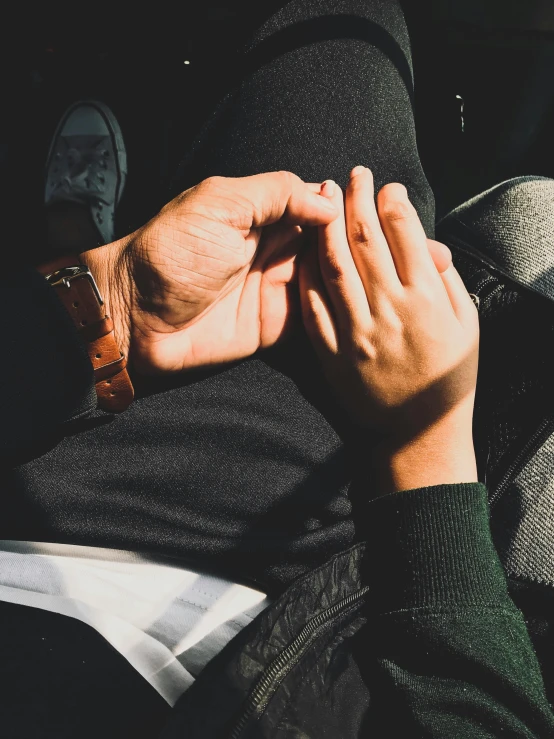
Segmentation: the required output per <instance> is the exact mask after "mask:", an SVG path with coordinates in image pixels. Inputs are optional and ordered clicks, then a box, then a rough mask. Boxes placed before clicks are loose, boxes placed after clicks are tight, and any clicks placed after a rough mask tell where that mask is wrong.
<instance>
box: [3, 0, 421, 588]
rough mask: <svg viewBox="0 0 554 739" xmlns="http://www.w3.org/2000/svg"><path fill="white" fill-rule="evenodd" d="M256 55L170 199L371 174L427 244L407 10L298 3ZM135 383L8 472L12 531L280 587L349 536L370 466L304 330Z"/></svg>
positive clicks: (14, 535)
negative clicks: (212, 181)
mask: <svg viewBox="0 0 554 739" xmlns="http://www.w3.org/2000/svg"><path fill="white" fill-rule="evenodd" d="M245 34H246V32H245ZM247 48H248V49H250V52H249V53H248V54H247V55H246V56H245V57H244V63H243V71H242V73H241V75H239V78H240V81H239V82H237V83H236V84H235V85H234V86H232V89H231V90H230V91H229V92H228V93H227V94H226V96H225V98H224V100H223V101H222V102H221V103H220V105H219V106H218V108H217V109H216V110H215V111H214V113H213V115H212V116H211V118H210V119H209V120H208V121H207V122H206V125H205V126H204V128H203V130H202V131H201V133H200V136H199V139H198V141H197V142H196V143H195V145H194V147H193V149H192V151H191V154H190V156H189V157H187V159H186V161H185V162H184V163H183V166H182V168H181V170H180V172H179V177H178V178H177V180H176V183H175V188H176V190H182V189H184V188H186V187H189V186H191V185H194V184H197V183H198V182H199V181H200V180H202V179H203V178H205V177H208V176H210V175H227V176H240V175H250V174H255V173H258V172H263V171H271V170H278V169H289V170H292V171H293V172H295V173H296V174H298V175H299V176H300V177H302V178H304V179H305V180H308V181H321V180H323V179H325V178H329V177H332V178H334V179H335V180H337V182H338V183H339V184H340V185H341V186H342V187H343V188H344V187H345V185H346V178H347V175H348V172H349V170H350V169H351V168H352V167H353V166H355V165H356V164H366V165H368V166H369V167H370V168H371V169H372V170H373V172H374V176H375V180H376V183H377V188H379V187H380V186H382V185H384V184H385V183H387V182H390V181H395V180H397V181H400V182H403V183H404V184H405V185H406V186H407V188H408V190H409V193H410V196H411V198H412V201H413V202H414V204H415V205H416V207H417V209H418V211H419V213H420V216H421V218H422V220H423V222H424V224H425V227H426V229H427V233H428V235H429V236H431V235H433V226H434V208H433V195H432V193H431V190H430V188H429V185H428V183H427V181H426V179H425V176H424V174H423V171H422V168H421V164H420V161H419V157H418V152H417V146H416V138H415V130H414V119H413V112H412V104H411V97H412V71H411V60H410V49H409V42H408V34H407V30H406V26H405V23H404V19H403V15H402V12H401V10H400V7H399V5H398V4H397V3H396V2H394V1H393V0H364V1H361V0H341V1H339V2H335V1H333V2H331V1H329V2H321V1H320V2H312V0H298V1H296V2H291V3H289V4H287V5H286V6H285V7H283V8H282V9H281V10H279V11H278V12H277V13H276V14H274V15H272V16H271V18H269V19H268V20H267V22H266V23H265V24H264V25H262V27H261V28H258V29H255V31H254V34H253V37H252V40H251V41H250V42H248V43H247ZM240 58H241V56H240V55H239V58H238V59H239V60H240ZM230 63H231V62H230ZM134 379H135V380H136V382H135V388H136V389H137V398H136V401H135V402H134V403H133V404H132V405H131V407H130V408H129V409H128V410H127V411H126V412H125V413H122V414H120V415H119V416H116V417H112V416H110V415H109V414H104V413H102V412H101V411H99V412H98V413H97V418H93V419H86V420H84V421H82V422H79V423H77V424H76V425H75V428H74V429H72V434H71V435H66V436H65V438H63V439H62V440H61V441H60V442H59V443H58V444H57V445H55V446H54V445H52V447H51V448H49V449H42V450H40V456H37V457H36V458H34V459H30V460H27V461H26V462H25V463H24V464H22V465H21V466H20V467H19V468H18V469H17V470H16V471H15V472H14V473H13V479H12V483H11V484H9V485H7V486H5V490H4V496H3V498H4V505H5V513H4V514H3V516H2V525H1V527H0V528H2V529H3V531H4V532H5V533H4V538H7V539H26V540H36V539H39V540H47V541H62V542H63V541H69V542H74V543H82V544H89V545H97V546H108V547H116V548H122V549H131V550H138V551H140V550H147V551H155V552H159V553H163V554H169V555H172V556H177V557H181V558H184V559H186V561H187V562H189V563H191V564H192V565H193V566H196V567H199V568H200V567H210V568H211V569H212V570H214V571H216V573H221V574H224V575H227V576H228V577H230V578H235V579H237V580H246V581H248V582H255V583H257V584H258V586H259V587H260V588H262V589H264V590H265V591H266V592H271V593H272V594H275V593H278V592H279V591H280V590H281V589H282V588H283V587H284V586H285V585H286V584H287V583H288V582H290V580H291V579H292V578H294V577H296V576H298V575H300V574H302V573H303V572H305V571H306V570H307V569H310V568H311V567H314V566H317V565H318V564H320V563H322V562H323V561H325V559H327V557H328V556H330V555H331V554H333V553H334V552H337V551H339V550H341V549H344V548H346V547H348V546H349V545H350V544H351V543H352V542H353V541H354V540H355V536H356V532H355V526H354V518H353V515H352V501H351V497H350V496H349V489H350V487H351V483H352V480H353V478H354V467H353V460H354V459H355V458H356V459H358V457H357V455H353V454H352V455H351V457H352V458H350V456H349V455H350V452H351V449H352V447H351V446H350V445H347V444H345V443H344V439H345V437H346V435H347V433H348V431H349V425H348V423H345V419H344V418H343V417H342V416H341V413H340V412H339V410H338V408H337V407H336V405H335V404H334V403H333V401H332V399H331V397H330V392H329V388H328V386H327V385H326V383H325V381H324V378H323V376H322V373H321V371H320V368H319V366H318V362H317V358H316V356H315V354H314V352H313V350H312V348H311V345H310V342H309V340H308V338H307V336H306V335H305V333H303V331H302V330H301V326H299V331H298V334H297V335H296V336H294V337H293V338H292V339H291V340H290V341H287V342H285V343H284V344H282V345H278V346H276V347H275V348H274V349H273V350H271V351H267V352H263V353H259V354H257V355H255V356H254V357H252V358H251V359H249V360H247V361H244V362H241V363H239V364H236V365H234V366H232V367H229V368H225V369H224V370H211V371H206V372H199V373H195V374H194V375H185V376H183V377H178V378H172V379H171V380H166V379H162V378H152V379H151V380H149V381H148V382H146V381H143V382H142V384H141V383H140V382H139V378H134ZM368 484H369V483H368Z"/></svg>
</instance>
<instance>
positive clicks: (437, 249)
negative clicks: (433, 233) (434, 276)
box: [427, 239, 452, 273]
mask: <svg viewBox="0 0 554 739" xmlns="http://www.w3.org/2000/svg"><path fill="white" fill-rule="evenodd" d="M427 247H428V249H429V253H430V254H431V259H432V260H433V262H434V263H435V267H436V268H437V272H439V273H441V272H446V270H447V269H448V268H449V267H450V265H451V264H452V252H451V251H450V249H449V248H448V247H447V246H446V244H441V242H440V241H434V240H433V239H427Z"/></svg>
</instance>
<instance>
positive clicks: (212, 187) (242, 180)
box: [203, 171, 338, 230]
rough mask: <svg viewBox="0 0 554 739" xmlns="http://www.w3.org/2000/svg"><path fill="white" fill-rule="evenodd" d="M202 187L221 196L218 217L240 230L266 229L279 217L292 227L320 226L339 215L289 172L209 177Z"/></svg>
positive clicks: (331, 205)
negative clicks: (293, 225)
mask: <svg viewBox="0 0 554 739" xmlns="http://www.w3.org/2000/svg"><path fill="white" fill-rule="evenodd" d="M203 185H204V187H205V188H208V191H211V192H213V194H214V196H216V197H217V196H218V195H219V197H220V201H219V205H218V209H217V210H218V216H219V217H220V218H222V219H224V220H225V221H226V222H227V223H229V224H231V225H233V226H235V227H236V228H238V229H241V230H243V229H244V230H250V229H251V228H261V227H263V226H269V225H270V224H272V223H276V222H277V221H279V220H280V219H281V218H284V219H285V220H286V221H287V223H291V224H299V225H306V226H319V225H321V224H324V223H329V222H330V221H332V220H333V219H334V218H336V217H337V215H338V214H337V210H336V208H335V206H334V205H333V204H332V203H330V202H329V200H328V199H327V198H325V197H323V196H322V195H319V194H317V193H315V192H313V191H312V189H311V188H310V187H309V186H308V185H307V184H306V183H305V182H303V181H302V180H301V179H300V177H297V176H296V175H295V174H293V173H292V172H286V171H281V172H265V173H263V174H257V175H252V176H251V177H210V178H209V179H208V180H205V181H204V183H203Z"/></svg>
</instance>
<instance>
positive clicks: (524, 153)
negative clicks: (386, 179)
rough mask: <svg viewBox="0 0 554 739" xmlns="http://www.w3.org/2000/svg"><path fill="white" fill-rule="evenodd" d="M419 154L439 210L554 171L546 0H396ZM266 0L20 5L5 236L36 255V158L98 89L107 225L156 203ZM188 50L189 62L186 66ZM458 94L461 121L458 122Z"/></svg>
mask: <svg viewBox="0 0 554 739" xmlns="http://www.w3.org/2000/svg"><path fill="white" fill-rule="evenodd" d="M402 4H403V6H404V8H405V12H406V14H407V17H408V25H409V27H410V29H411V36H412V44H413V54H414V65H415V80H416V121H417V126H418V137H419V146H420V151H421V156H422V159H423V163H424V167H425V169H426V172H427V176H428V177H429V179H430V181H431V184H432V186H433V189H434V191H435V195H436V199H437V215H438V216H439V217H440V216H441V215H443V214H444V213H446V212H448V210H450V209H451V208H452V207H454V206H456V205H458V204H460V203H461V202H463V201H464V200H466V199H467V198H469V197H471V196H472V195H475V194H477V193H478V192H480V191H482V190H484V189H486V188H488V187H491V186H492V185H494V184H496V183H497V182H499V181H502V180H503V179H507V178H509V177H514V176H517V175H524V174H525V175H527V174H533V175H544V176H550V177H554V146H553V145H552V137H553V133H554V3H553V2H552V0H527V2H521V1H520V2H513V1H512V2H510V1H509V0H403V2H402ZM278 5H279V3H278V2H275V0H271V2H265V3H258V4H257V5H255V6H254V5H251V4H249V3H246V2H244V0H234V2H233V0H204V2H202V3H193V2H181V3H167V2H163V3H159V2H156V3H143V4H140V5H139V4H138V3H137V4H134V5H131V4H129V5H126V6H125V7H123V6H121V7H119V6H118V5H117V4H111V5H110V6H92V5H87V4H86V3H73V4H71V5H63V6H62V5H59V4H46V3H42V4H40V5H36V6H33V5H25V6H21V7H19V8H18V9H16V10H15V11H14V13H15V15H14V16H13V18H11V17H10V18H9V19H8V21H9V22H7V23H6V22H5V23H4V26H3V31H2V34H3V43H2V46H1V52H2V65H1V70H0V85H1V89H2V90H3V101H4V105H3V110H2V115H1V116H0V163H1V170H0V174H1V176H2V180H3V188H2V191H3V195H2V197H1V198H0V216H1V218H2V221H1V222H2V224H3V233H4V238H5V239H6V240H8V241H9V242H10V243H11V244H14V245H15V244H17V245H18V247H20V246H21V245H22V244H24V248H25V249H26V250H28V251H29V253H30V255H31V253H33V252H35V254H33V258H35V255H36V254H40V248H41V242H42V241H43V236H42V228H43V224H42V212H41V204H42V198H43V168H44V163H45V158H46V154H47V151H48V146H49V143H50V139H51V136H52V134H53V132H54V129H55V127H56V124H57V122H58V119H59V117H60V116H61V114H62V113H63V111H64V110H65V108H66V107H67V105H69V104H70V103H71V102H73V101H75V100H78V99H83V98H98V99H101V100H104V101H105V102H106V103H107V104H108V105H109V106H110V107H111V108H112V109H113V110H114V112H115V114H116V116H117V117H118V119H119V121H120V123H121V126H122V129H123V134H124V137H125V142H126V146H127V151H128V161H129V178H128V184H127V189H126V192H125V195H124V197H123V201H122V203H121V206H120V208H119V209H118V214H117V223H116V225H117V232H118V233H117V235H118V236H121V235H123V234H125V233H128V232H130V231H132V230H134V229H135V228H137V227H138V226H140V225H142V224H143V223H144V222H145V221H146V220H148V218H149V217H150V216H151V215H153V214H154V213H155V212H157V210H158V209H159V207H160V206H161V205H162V204H163V203H164V202H166V201H167V182H168V178H169V177H170V176H171V174H172V172H173V171H174V169H175V166H176V164H177V162H178V161H179V158H180V156H181V155H182V153H183V151H184V150H185V149H186V148H187V145H188V143H189V142H190V140H191V138H192V137H193V135H194V133H195V132H196V131H198V129H199V128H200V126H201V125H202V122H203V120H204V118H205V116H206V115H207V113H208V112H209V110H210V106H211V105H213V104H214V103H215V102H216V99H217V84H218V81H219V80H220V78H221V72H222V70H224V69H226V67H228V65H229V59H230V57H229V53H228V52H229V48H230V47H231V46H232V45H233V43H236V41H237V40H240V39H241V38H242V37H243V35H244V29H245V21H244V19H245V18H250V19H251V18H252V17H253V15H252V14H253V13H256V14H257V16H258V17H263V16H264V14H266V15H268V14H269V13H270V12H271V10H272V8H274V7H276V6H278ZM185 61H189V62H190V64H185V63H184V62H185ZM457 95H459V96H461V98H463V101H464V132H462V125H461V115H460V113H461V101H460V100H459V99H458V98H457V97H456V96H457Z"/></svg>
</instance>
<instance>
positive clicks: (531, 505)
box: [437, 176, 554, 700]
mask: <svg viewBox="0 0 554 739" xmlns="http://www.w3.org/2000/svg"><path fill="white" fill-rule="evenodd" d="M437 236H438V238H439V239H440V240H442V241H444V242H445V243H447V244H450V245H451V246H452V248H453V255H454V263H455V264H457V266H458V269H459V270H460V273H461V274H462V277H465V279H466V284H472V282H473V283H475V284H478V282H479V281H480V280H481V278H480V277H475V278H473V277H472V276H471V272H472V270H474V269H475V261H473V263H471V262H470V261H469V260H468V258H467V250H468V249H470V250H476V252H477V253H478V254H479V255H480V256H482V257H484V258H485V259H486V260H490V263H491V264H493V265H496V266H497V267H498V268H500V269H501V270H502V273H503V274H504V275H508V276H509V277H510V278H511V280H502V276H501V277H500V279H501V281H502V282H503V283H504V284H505V285H506V286H505V287H504V288H503V289H498V287H495V283H494V282H491V283H490V285H489V287H488V288H487V289H488V290H489V291H490V290H493V291H495V292H493V293H491V297H490V298H489V299H485V300H484V301H483V304H482V306H481V310H480V313H481V315H480V323H481V346H480V362H479V377H478V382H477V397H476V410H475V416H474V420H475V424H474V427H475V439H476V450H477V454H478V461H480V465H479V466H480V469H481V479H484V480H486V482H487V485H488V488H489V494H490V496H491V525H492V531H493V536H494V540H495V545H496V548H497V550H498V552H499V555H500V558H501V560H502V564H503V565H504V569H505V572H506V574H507V575H508V578H509V586H510V592H511V594H512V597H514V599H515V602H516V604H517V606H518V607H519V608H520V609H521V610H522V612H523V614H524V616H525V619H526V622H527V624H528V628H529V631H530V635H531V638H532V640H533V643H534V646H535V650H536V652H537V656H538V657H539V660H540V662H541V666H542V670H543V678H544V681H545V687H546V690H547V694H548V695H549V697H550V700H552V699H553V697H554V654H553V652H552V646H551V645H552V633H553V632H554V608H553V606H554V480H553V476H552V470H553V469H554V392H553V386H552V375H553V373H554V362H553V361H552V358H551V357H552V351H551V346H552V342H553V341H554V179H550V178H546V177H536V176H528V177H517V178H514V179H511V180H507V181H505V182H501V183H499V184H498V185H496V186H495V187H492V188H490V189H489V190H487V191H486V192H483V193H480V194H479V195H477V196H475V197H474V198H471V200H469V201H467V202H466V203H463V204H462V205H460V206H458V207H457V208H455V209H454V210H453V211H451V212H450V213H449V214H448V215H447V216H445V217H444V218H443V219H441V221H440V222H439V223H438V224H437ZM477 269H479V267H477ZM487 271H488V270H485V275H486V273H487ZM485 279H486V277H485ZM481 281H483V280H481ZM512 281H513V282H512ZM514 283H515V284H514ZM501 481H502V487H500V482H501Z"/></svg>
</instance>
